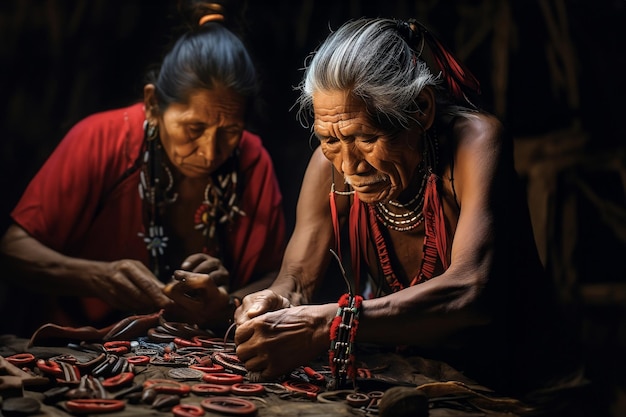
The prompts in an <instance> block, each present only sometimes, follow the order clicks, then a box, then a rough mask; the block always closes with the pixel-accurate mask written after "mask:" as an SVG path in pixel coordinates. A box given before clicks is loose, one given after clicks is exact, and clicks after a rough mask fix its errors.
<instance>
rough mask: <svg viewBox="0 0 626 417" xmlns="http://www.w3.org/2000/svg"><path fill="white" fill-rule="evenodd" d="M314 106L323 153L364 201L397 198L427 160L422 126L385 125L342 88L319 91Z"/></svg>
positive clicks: (315, 126)
mask: <svg viewBox="0 0 626 417" xmlns="http://www.w3.org/2000/svg"><path fill="white" fill-rule="evenodd" d="M313 110H314V113H315V121H314V125H313V128H314V132H315V135H316V136H317V138H318V139H319V141H320V143H321V147H322V151H323V153H324V155H325V156H326V158H328V160H329V161H331V162H332V164H333V165H334V167H335V169H337V171H339V172H340V173H341V174H343V176H344V179H345V181H346V182H347V183H348V184H350V185H351V186H352V188H353V189H354V190H356V191H357V193H358V195H359V198H360V199H361V200H362V201H363V202H366V203H375V202H387V201H389V200H393V199H396V198H397V197H398V195H400V193H401V192H402V191H404V190H405V189H407V188H408V187H409V186H410V185H411V181H412V180H413V179H414V178H415V175H416V171H417V169H418V165H419V163H420V162H421V160H422V152H421V149H422V147H421V145H420V144H419V143H418V141H419V140H421V137H422V135H421V133H420V131H419V130H418V129H416V128H413V129H410V130H400V131H397V132H386V131H382V130H381V129H380V128H379V127H377V126H376V125H375V124H374V123H372V121H371V118H370V117H369V115H368V113H367V109H366V107H365V104H364V103H363V102H362V101H361V100H359V99H355V98H353V97H351V96H350V95H349V94H347V93H346V92H344V91H339V90H334V91H318V92H315V93H314V94H313ZM414 182H415V181H413V183H414Z"/></svg>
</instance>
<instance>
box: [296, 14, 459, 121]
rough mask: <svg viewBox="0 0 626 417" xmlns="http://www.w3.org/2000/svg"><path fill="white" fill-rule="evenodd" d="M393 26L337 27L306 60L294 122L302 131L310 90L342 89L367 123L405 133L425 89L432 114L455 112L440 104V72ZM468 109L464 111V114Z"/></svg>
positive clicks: (382, 22) (371, 22)
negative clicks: (361, 106) (431, 94)
mask: <svg viewBox="0 0 626 417" xmlns="http://www.w3.org/2000/svg"><path fill="white" fill-rule="evenodd" d="M398 22H399V21H397V20H394V19H385V18H376V19H373V18H361V19H356V20H353V21H349V22H347V23H345V24H343V25H342V26H341V27H340V28H339V29H337V30H336V31H335V32H333V33H331V34H330V35H329V37H328V38H327V39H326V41H324V42H323V43H322V45H321V46H320V47H319V48H318V49H317V51H316V52H314V53H313V54H312V55H310V56H309V57H308V58H307V62H305V64H308V65H305V74H304V78H303V80H302V82H301V83H300V85H299V86H298V87H297V90H299V91H300V96H299V97H298V99H297V102H296V105H299V109H298V115H297V117H298V120H299V121H300V123H301V124H302V125H303V126H305V127H308V123H307V120H306V119H307V117H311V116H312V114H313V98H312V95H313V93H314V92H316V91H332V90H344V91H350V92H351V94H352V95H353V96H354V97H358V98H360V99H362V100H363V101H364V103H365V105H366V108H367V109H368V112H369V113H370V114H371V115H372V117H373V120H374V121H375V122H377V123H379V124H380V125H381V127H386V128H390V129H406V128H408V126H409V125H410V122H411V121H412V120H414V118H413V116H412V115H413V114H414V113H415V112H416V111H420V109H419V106H418V104H417V96H418V95H419V93H420V92H421V91H422V90H423V89H424V87H426V86H431V87H433V88H434V89H435V95H436V98H437V99H436V100H437V107H438V113H439V114H441V112H442V111H443V112H447V113H450V112H454V113H459V110H460V109H459V108H458V106H453V105H451V104H449V103H446V101H445V100H444V98H443V97H444V94H438V91H440V90H441V88H442V87H441V77H440V74H437V75H435V74H433V73H432V72H431V70H430V68H429V67H428V65H427V64H426V62H425V61H424V60H423V59H422V58H421V57H420V54H421V51H416V50H414V49H412V48H411V46H409V44H408V43H407V41H406V40H405V39H404V38H403V36H402V34H401V33H400V31H399V30H398ZM467 110H468V109H465V111H467Z"/></svg>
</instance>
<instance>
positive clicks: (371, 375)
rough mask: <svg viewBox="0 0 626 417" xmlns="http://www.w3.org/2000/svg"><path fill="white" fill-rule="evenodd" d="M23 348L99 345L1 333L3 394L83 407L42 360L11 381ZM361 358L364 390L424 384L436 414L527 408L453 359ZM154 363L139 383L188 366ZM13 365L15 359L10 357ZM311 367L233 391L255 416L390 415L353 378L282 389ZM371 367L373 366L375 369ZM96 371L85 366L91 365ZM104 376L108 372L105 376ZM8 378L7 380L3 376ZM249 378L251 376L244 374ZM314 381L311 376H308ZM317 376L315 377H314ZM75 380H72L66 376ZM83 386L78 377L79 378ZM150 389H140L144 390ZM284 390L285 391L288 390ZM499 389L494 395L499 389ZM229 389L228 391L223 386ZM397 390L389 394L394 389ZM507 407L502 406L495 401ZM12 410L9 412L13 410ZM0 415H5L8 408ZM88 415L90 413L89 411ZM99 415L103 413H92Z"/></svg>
mask: <svg viewBox="0 0 626 417" xmlns="http://www.w3.org/2000/svg"><path fill="white" fill-rule="evenodd" d="M21 353H31V354H32V355H34V356H35V358H38V359H48V360H49V359H54V358H58V357H59V356H63V355H72V356H74V357H75V358H76V359H77V361H78V362H79V363H84V362H87V361H89V360H91V359H93V358H94V357H96V356H97V353H94V352H85V351H81V350H77V349H76V345H75V344H70V345H65V346H31V347H29V346H28V340H26V339H19V338H15V337H12V336H10V335H9V336H0V360H1V361H0V364H3V366H0V368H1V369H0V396H2V397H3V399H7V398H11V397H19V396H23V397H32V398H35V399H37V400H38V401H39V402H40V404H41V409H40V412H39V413H37V414H33V415H36V416H65V417H67V416H69V415H77V413H73V414H72V413H69V412H68V410H67V408H66V401H67V398H61V399H60V400H59V401H56V402H51V401H50V400H49V398H47V397H48V395H47V394H46V393H49V390H50V389H51V388H54V387H58V386H60V385H64V384H63V383H59V382H57V381H55V378H50V377H49V376H47V375H45V374H42V373H41V372H40V371H39V368H37V366H36V364H30V365H28V366H22V367H21V368H22V369H23V370H19V368H17V367H15V366H14V367H13V369H12V370H13V371H15V368H17V369H18V370H19V371H20V375H21V377H22V378H23V387H22V389H17V390H16V389H15V387H13V388H11V387H10V386H9V385H11V384H10V383H11V382H14V381H15V377H14V376H11V375H12V370H11V369H8V368H10V366H9V367H7V364H8V361H7V358H10V357H11V356H12V355H16V354H21ZM131 355H135V353H134V352H129V353H126V354H121V355H119V356H125V357H130V356H131ZM357 358H358V366H359V367H360V368H361V372H360V376H359V377H358V378H357V379H356V392H358V393H360V394H371V393H378V395H379V396H380V395H383V396H384V394H385V393H388V392H389V390H390V389H396V388H395V387H404V388H405V389H406V390H411V392H413V391H414V390H416V388H417V389H424V391H423V392H424V393H426V394H428V395H427V396H426V397H425V398H427V407H429V412H428V414H427V415H429V416H435V417H436V416H440V417H444V416H500V415H506V416H509V417H511V416H516V415H522V413H520V414H517V413H516V412H511V410H514V411H522V409H521V408H520V405H521V403H518V402H516V401H515V400H512V399H506V398H504V399H501V398H500V397H497V396H496V395H495V394H493V393H489V391H488V390H487V389H486V388H485V387H482V386H480V385H477V384H475V383H473V382H472V381H469V380H467V379H466V378H464V377H463V375H462V374H460V373H458V372H457V371H456V370H454V369H453V368H451V367H449V366H448V365H446V364H445V363H442V362H437V361H432V360H427V359H424V358H422V357H417V356H411V357H406V356H401V355H398V354H395V353H385V352H380V351H373V350H372V351H362V352H358V357H357ZM152 359H153V360H152V361H151V362H150V363H147V364H143V365H134V369H133V372H134V374H135V377H134V380H133V384H136V385H139V386H143V385H144V383H145V382H146V381H148V380H154V379H169V380H175V379H173V378H172V377H171V375H172V374H171V373H170V371H171V370H172V369H175V368H183V367H187V365H181V364H164V363H163V361H162V357H161V356H159V355H155V356H154V357H153V358H152ZM324 359H325V358H320V361H319V362H314V363H311V364H310V368H311V369H313V370H316V371H319V372H320V373H321V374H322V375H324V376H325V377H326V379H328V375H329V374H328V372H327V367H326V363H325V361H324ZM9 365H10V364H9ZM302 370H303V368H299V369H297V370H295V371H294V373H292V374H291V375H288V376H285V377H284V378H283V379H281V380H279V381H274V382H273V383H268V384H267V385H266V387H267V390H266V392H265V393H262V394H258V395H253V396H250V395H233V394H223V395H227V396H228V397H229V398H243V399H246V400H248V401H251V402H252V403H253V404H254V405H255V406H256V411H255V412H254V413H251V414H247V415H255V416H261V417H263V416H290V417H293V416H324V417H327V416H376V415H382V414H381V413H379V409H378V407H377V405H376V404H375V402H371V403H370V406H369V407H367V406H354V405H350V404H348V403H347V401H346V395H347V394H348V393H354V392H355V391H354V388H353V387H352V386H344V387H341V388H342V392H336V395H333V394H332V392H330V391H329V390H328V388H327V387H326V385H325V384H324V383H317V384H315V385H317V386H319V393H318V394H313V395H311V394H308V395H307V394H306V393H302V392H297V391H290V390H287V389H285V390H282V391H281V389H280V385H279V384H280V383H283V382H285V381H291V382H295V383H296V385H297V384H298V383H300V382H303V381H304V379H306V376H304V375H306V374H305V373H304V372H301V371H302ZM368 371H369V372H368ZM88 372H89V371H87V370H86V371H85V373H88ZM99 379H100V380H103V379H105V378H104V377H99ZM177 381H179V382H181V383H184V384H187V385H190V386H193V385H195V384H200V383H203V380H202V379H201V378H196V379H192V380H177ZM3 382H4V384H3ZM244 382H248V381H247V377H244ZM304 382H306V381H304ZM310 382H313V381H310ZM66 385H67V384H66ZM72 386H75V385H72ZM141 391H142V389H141V388H140V389H139V392H141ZM283 391H284V392H283ZM117 392H119V391H118V390H117V389H113V390H110V391H109V390H107V396H108V398H112V397H113V396H115V395H116V393H117ZM492 394H493V395H492ZM220 395H222V394H220ZM210 397H211V396H210V395H197V394H195V393H194V392H189V393H187V394H184V395H181V396H180V400H179V401H180V404H195V405H201V402H202V401H203V400H205V399H207V398H210ZM388 397H389V396H388ZM498 408H499V409H500V411H497V410H495V409H498ZM502 408H507V409H508V411H507V412H506V413H503V412H502ZM5 414H6V413H5ZM0 415H2V414H1V413H0ZM82 415H85V414H82ZM89 415H95V414H93V413H92V414H89ZM106 415H107V416H111V417H126V416H129V417H130V416H157V417H158V416H172V415H174V414H173V412H172V410H171V407H164V408H162V409H154V408H152V407H151V406H150V405H149V404H145V403H142V402H141V401H138V402H134V401H129V400H127V399H125V406H124V409H123V410H121V411H116V412H110V413H107V414H106ZM204 415H205V416H207V417H211V416H220V415H236V414H226V413H220V412H212V411H206V412H205V414H204Z"/></svg>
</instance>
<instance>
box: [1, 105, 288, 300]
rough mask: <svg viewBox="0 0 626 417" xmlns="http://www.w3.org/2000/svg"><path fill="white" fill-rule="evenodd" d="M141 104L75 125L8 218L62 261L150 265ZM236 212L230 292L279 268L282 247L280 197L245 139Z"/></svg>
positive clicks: (254, 146)
mask: <svg viewBox="0 0 626 417" xmlns="http://www.w3.org/2000/svg"><path fill="white" fill-rule="evenodd" d="M144 119H145V113H144V107H143V104H142V103H137V104H135V105H132V106H130V107H126V108H121V109H115V110H110V111H105V112H101V113H97V114H94V115H91V116H88V117H87V118H85V119H83V120H82V121H80V122H79V123H77V124H76V125H75V126H74V127H73V128H72V129H71V130H70V131H69V132H68V133H67V135H66V136H65V137H64V138H63V140H62V141H61V142H60V144H59V145H58V147H57V148H56V149H55V150H54V152H53V153H52V154H51V156H50V157H49V158H48V160H47V161H46V162H45V164H44V165H43V167H42V168H41V170H40V171H39V172H38V173H37V174H36V175H35V177H34V178H33V180H32V181H31V182H30V184H29V185H28V187H27V188H26V190H25V192H24V194H23V195H22V197H21V199H20V201H19V202H18V204H17V206H16V207H15V209H14V210H13V211H12V213H11V216H12V218H13V220H14V221H15V222H16V223H17V224H19V225H20V226H21V227H23V228H24V229H25V230H26V231H27V232H28V233H30V234H31V235H32V236H33V237H34V238H36V239H37V240H39V241H40V242H41V243H43V244H44V245H46V246H49V247H50V248H52V249H54V250H56V251H58V252H61V253H63V254H66V255H69V256H73V257H79V258H85V259H91V260H100V261H113V260H118V259H129V258H130V259H138V260H141V261H142V262H143V263H144V264H146V265H148V259H149V258H148V251H147V249H146V246H145V243H144V242H143V240H142V238H141V237H140V236H138V233H140V232H141V233H143V232H144V224H143V214H142V213H143V211H142V210H143V208H142V200H141V199H140V197H139V192H138V185H139V170H134V171H132V173H131V174H130V175H128V176H127V177H124V174H125V173H127V172H129V171H130V170H131V167H132V166H133V164H134V163H135V161H136V159H137V158H138V157H139V156H140V152H141V148H142V143H143V137H144V132H143V121H144ZM239 150H240V160H239V164H240V172H239V176H240V181H241V179H243V184H244V188H243V193H242V196H241V203H240V207H241V209H242V210H243V211H244V212H245V213H246V216H243V217H242V216H237V217H236V218H235V222H234V224H233V225H232V233H231V234H230V235H229V239H228V242H223V243H222V245H223V250H224V251H225V252H226V253H228V255H229V259H232V260H233V265H232V268H231V270H230V274H231V279H232V280H233V282H231V289H236V288H240V287H241V286H243V285H244V284H245V283H247V282H248V281H249V280H250V279H251V278H253V276H255V275H261V274H263V273H267V272H270V271H273V270H277V269H278V268H279V267H280V262H281V259H282V254H283V249H284V243H285V218H284V213H283V210H282V195H281V192H280V189H279V186H278V181H277V179H276V175H275V172H274V167H273V164H272V160H271V158H270V156H269V154H268V152H267V150H266V149H265V148H264V147H263V145H262V142H261V139H260V138H259V137H258V136H256V135H254V134H252V133H250V132H248V131H245V132H244V134H243V137H242V139H241V142H240V144H239Z"/></svg>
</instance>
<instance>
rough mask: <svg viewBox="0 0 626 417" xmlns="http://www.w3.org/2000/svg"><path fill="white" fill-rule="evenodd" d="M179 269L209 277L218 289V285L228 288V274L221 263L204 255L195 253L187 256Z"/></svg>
mask: <svg viewBox="0 0 626 417" xmlns="http://www.w3.org/2000/svg"><path fill="white" fill-rule="evenodd" d="M180 269H182V270H185V271H189V272H197V273H199V274H207V275H210V276H211V279H212V280H213V282H215V284H216V285H217V286H218V287H219V286H220V285H226V286H228V283H229V280H230V274H229V273H228V271H227V270H226V268H225V267H224V265H223V264H222V261H221V260H219V259H218V258H215V257H213V256H211V255H207V254H206V253H195V254H193V255H190V256H188V257H187V258H186V259H185V260H184V261H183V263H182V264H181V266H180Z"/></svg>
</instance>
